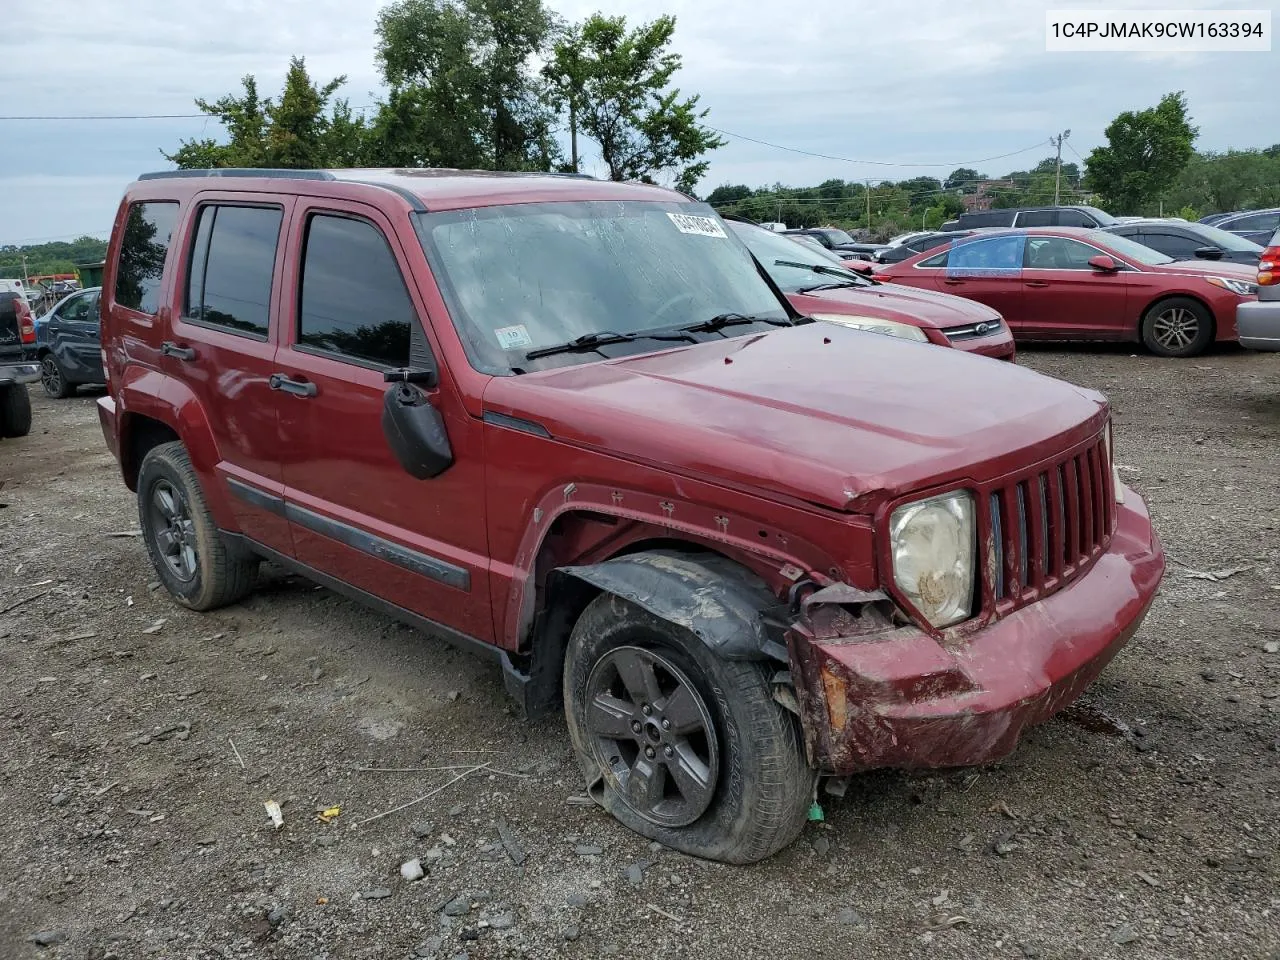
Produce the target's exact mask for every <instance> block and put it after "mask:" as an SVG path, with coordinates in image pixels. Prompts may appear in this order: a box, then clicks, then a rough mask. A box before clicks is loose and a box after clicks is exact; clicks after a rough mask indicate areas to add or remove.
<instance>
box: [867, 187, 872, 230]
mask: <svg viewBox="0 0 1280 960" xmlns="http://www.w3.org/2000/svg"><path fill="white" fill-rule="evenodd" d="M867 229H868V230H870V229H871V181H870V180H868V181H867Z"/></svg>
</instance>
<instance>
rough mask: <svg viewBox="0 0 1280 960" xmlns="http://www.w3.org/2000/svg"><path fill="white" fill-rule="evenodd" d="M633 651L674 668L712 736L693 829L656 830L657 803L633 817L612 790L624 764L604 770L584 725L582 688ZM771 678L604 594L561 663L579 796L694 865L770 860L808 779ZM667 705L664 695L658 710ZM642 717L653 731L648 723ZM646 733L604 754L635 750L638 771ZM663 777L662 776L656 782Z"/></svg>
mask: <svg viewBox="0 0 1280 960" xmlns="http://www.w3.org/2000/svg"><path fill="white" fill-rule="evenodd" d="M632 651H638V652H639V653H638V654H636V655H639V656H646V655H649V654H652V655H655V656H656V657H657V658H659V659H660V660H661V661H663V662H664V663H667V664H670V665H673V667H674V668H676V669H677V670H678V672H679V673H682V674H683V675H684V676H683V679H684V680H687V681H688V682H690V683H691V685H692V687H693V688H694V690H695V692H696V693H697V694H698V695H699V696H700V698H701V703H702V706H703V707H705V708H706V715H707V716H709V718H710V720H711V722H712V725H713V728H714V733H715V736H714V737H713V738H710V739H711V742H712V748H713V749H714V750H715V752H716V755H717V760H718V762H717V763H716V764H714V766H715V767H716V769H717V771H718V773H717V775H716V776H715V778H714V785H713V789H714V793H713V794H711V795H710V799H709V802H708V804H707V806H706V807H705V810H703V812H701V813H697V814H696V816H695V817H694V818H693V819H692V822H688V823H683V822H680V821H683V820H685V819H688V818H685V817H679V816H676V817H671V818H668V819H674V820H676V821H678V822H677V823H675V824H668V823H663V822H655V820H654V819H653V815H652V813H653V810H655V809H658V808H659V807H661V806H663V805H669V801H665V800H664V801H662V804H659V805H657V806H654V807H650V808H649V811H650V815H649V816H646V815H644V814H642V813H641V812H640V811H639V809H638V807H637V806H636V805H633V803H632V802H631V801H630V800H629V799H628V798H627V794H626V793H625V792H624V790H623V788H622V785H621V781H620V775H619V771H620V770H623V769H624V768H626V767H627V764H628V760H627V759H626V757H625V756H617V757H613V758H611V759H614V760H617V761H619V762H618V763H617V764H614V765H613V766H612V767H611V765H610V763H609V759H610V758H606V757H604V755H603V753H601V749H602V747H601V743H602V741H601V738H600V736H599V735H598V733H597V732H596V731H593V729H592V727H591V725H590V723H589V721H588V700H589V699H594V698H595V697H596V696H597V694H595V693H592V692H590V690H589V688H590V687H592V686H593V685H596V684H597V683H598V680H597V677H598V676H599V674H597V673H595V671H596V670H597V666H598V665H600V666H601V669H607V665H608V664H609V663H611V662H612V661H611V657H617V656H619V654H620V652H621V654H623V655H628V656H630V655H633V654H632ZM772 672H773V671H771V670H770V669H769V668H768V666H767V665H765V664H762V663H756V662H749V661H741V660H723V659H720V658H719V657H717V656H716V655H715V654H714V653H712V652H711V650H709V649H708V648H707V646H706V645H705V644H704V643H702V642H701V641H700V640H698V639H697V638H696V637H694V636H693V635H692V634H690V633H688V632H687V631H685V630H684V629H682V628H681V627H678V626H676V625H675V624H672V623H669V622H668V621H666V620H662V619H661V618H659V617H656V616H654V615H653V614H651V613H649V612H648V611H646V610H644V609H642V608H640V607H638V606H636V605H635V604H632V603H629V602H628V601H626V600H623V599H621V598H619V597H616V596H613V595H612V594H602V595H601V596H599V597H597V598H596V599H595V600H593V601H592V602H591V604H590V605H589V606H588V607H587V609H586V610H585V611H584V612H583V614H582V616H581V618H579V620H578V622H577V624H576V626H575V627H574V629H573V634H572V636H571V637H570V639H569V647H568V650H567V652H566V656H565V665H564V701H565V714H566V716H567V718H568V724H569V734H570V737H571V738H572V741H573V748H574V752H575V753H576V754H577V758H578V763H579V765H580V766H581V768H582V772H583V774H584V775H585V777H586V779H587V787H588V791H589V792H590V793H591V795H592V796H593V797H594V798H595V799H596V801H597V802H598V803H600V804H601V806H603V807H604V808H605V809H606V810H608V811H609V812H610V813H611V814H613V816H614V817H616V818H617V819H618V820H619V821H621V822H622V823H623V824H625V825H626V826H628V827H630V828H631V829H632V830H634V831H636V832H637V833H639V834H641V835H643V836H646V837H649V838H650V839H653V840H657V841H659V842H660V843H663V844H665V845H666V846H668V847H672V848H673V849H676V850H680V851H682V852H684V853H687V854H690V855H692V856H695V857H702V858H705V859H708V860H719V861H722V862H725V863H739V864H741V863H754V862H755V861H757V860H762V859H764V858H765V857H768V856H771V855H772V854H774V853H776V852H778V851H779V850H781V849H782V848H783V847H785V846H786V845H787V844H789V843H791V842H792V841H793V840H794V839H795V838H796V837H797V836H799V834H800V831H801V830H802V829H803V828H804V825H805V822H806V820H807V818H808V811H809V806H810V804H811V803H812V801H813V796H814V786H815V783H816V774H815V772H814V771H813V770H812V769H811V768H810V767H809V766H808V764H807V763H806V761H805V756H804V747H803V744H802V740H801V733H800V727H799V723H798V721H797V719H796V717H795V716H794V715H792V714H790V713H788V712H787V711H786V710H784V709H783V708H782V707H781V706H780V705H779V704H778V703H777V702H776V701H774V699H773V697H772V694H771V688H770V679H771V675H772ZM659 676H665V677H666V678H667V679H668V680H669V681H670V680H671V679H672V676H673V675H672V674H671V673H666V674H663V673H662V671H661V669H660V670H659ZM672 699H673V697H670V696H668V697H667V698H666V702H667V703H669V702H670V701H671V700H672ZM662 709H665V706H664V707H663V708H662ZM644 716H645V721H646V723H650V724H652V720H653V717H652V716H650V715H649V714H647V713H646V714H645V715H644ZM654 716H659V717H660V716H661V711H659V710H656V709H655V712H654ZM640 719H641V715H640V714H639V713H635V714H632V715H629V716H628V717H627V718H626V719H625V720H622V723H623V725H624V726H625V725H626V724H628V723H631V724H635V723H638V722H639V721H640ZM597 723H598V721H597ZM598 729H599V728H598V727H597V730H598ZM647 733H648V730H647V728H646V732H645V733H639V732H637V733H636V736H635V743H634V744H632V745H631V746H630V747H628V746H627V744H625V743H621V742H617V743H614V742H612V741H604V742H605V743H606V746H605V747H604V748H603V749H605V750H606V751H612V750H613V749H614V748H620V749H621V750H623V751H625V750H627V749H634V750H635V751H637V755H636V758H635V761H634V762H635V764H640V763H641V756H642V754H640V752H639V751H641V750H642V748H645V747H646V744H647V743H648V742H649V741H646V740H644V736H645V735H646V734H647ZM659 736H661V734H660V732H657V731H655V732H654V735H653V739H652V743H653V744H654V745H655V746H657V747H658V748H659V750H665V749H667V748H665V747H663V746H662V744H661V742H660V741H659V740H658V737H659ZM673 737H674V734H673ZM701 742H703V743H705V742H706V741H705V740H703V741H701ZM610 744H611V745H610ZM717 744H718V746H717ZM667 756H673V754H671V753H667ZM675 756H677V757H679V756H680V755H675ZM657 765H663V766H665V764H664V762H663V761H662V759H661V755H659V757H658V758H657V759H656V760H655V761H654V762H653V763H652V764H649V766H650V767H654V766H657ZM634 769H635V768H634V767H633V768H632V770H631V771H628V772H627V774H626V775H627V776H628V778H630V777H631V776H634ZM668 769H670V768H668ZM667 776H668V774H666V773H664V774H663V775H662V779H663V782H664V783H665V782H666V779H667ZM670 777H671V779H672V781H673V782H675V781H676V780H677V779H678V778H676V777H675V775H674V774H670ZM675 789H677V790H678V789H679V787H678V784H677V786H676V787H675ZM690 810H692V811H696V807H694V808H690ZM686 812H689V811H686Z"/></svg>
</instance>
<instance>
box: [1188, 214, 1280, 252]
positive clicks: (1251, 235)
mask: <svg viewBox="0 0 1280 960" xmlns="http://www.w3.org/2000/svg"><path fill="white" fill-rule="evenodd" d="M1212 216H1213V217H1215V218H1216V219H1214V220H1213V221H1212V222H1210V220H1209V218H1208V217H1205V218H1204V219H1202V220H1201V221H1200V222H1201V223H1210V225H1211V226H1215V227H1217V228H1218V229H1219V230H1226V231H1227V232H1229V233H1234V234H1236V235H1237V236H1241V237H1244V238H1245V239H1246V240H1252V241H1253V242H1254V243H1257V244H1266V243H1268V242H1269V241H1270V240H1271V235H1272V234H1273V233H1275V232H1276V231H1277V230H1280V207H1272V208H1271V209H1268V210H1237V211H1236V212H1234V213H1227V214H1213V215H1212Z"/></svg>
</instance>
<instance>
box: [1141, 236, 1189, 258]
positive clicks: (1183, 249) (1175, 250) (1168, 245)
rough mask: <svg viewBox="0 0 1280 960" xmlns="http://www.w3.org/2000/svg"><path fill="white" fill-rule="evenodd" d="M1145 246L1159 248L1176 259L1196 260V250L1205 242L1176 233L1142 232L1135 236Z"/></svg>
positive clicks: (1167, 255)
mask: <svg viewBox="0 0 1280 960" xmlns="http://www.w3.org/2000/svg"><path fill="white" fill-rule="evenodd" d="M1133 239H1134V240H1137V241H1138V242H1139V243H1140V244H1142V245H1143V246H1144V247H1150V248H1151V249H1152V250H1159V251H1160V252H1161V253H1163V254H1164V255H1165V256H1166V257H1173V259H1175V260H1194V259H1195V255H1196V250H1198V249H1199V248H1200V247H1203V246H1204V245H1205V244H1204V243H1202V242H1199V241H1197V240H1195V239H1193V238H1191V237H1184V236H1181V235H1179V234H1175V233H1140V234H1138V235H1137V236H1136V237H1134V238H1133Z"/></svg>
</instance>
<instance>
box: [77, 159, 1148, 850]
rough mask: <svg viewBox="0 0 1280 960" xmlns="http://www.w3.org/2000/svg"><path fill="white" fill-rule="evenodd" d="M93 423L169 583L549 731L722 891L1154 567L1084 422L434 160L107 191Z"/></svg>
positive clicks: (1071, 406) (1042, 688)
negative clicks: (284, 591)
mask: <svg viewBox="0 0 1280 960" xmlns="http://www.w3.org/2000/svg"><path fill="white" fill-rule="evenodd" d="M102 315H103V347H104V349H105V353H106V369H107V374H108V379H109V381H110V392H109V395H108V396H106V397H104V398H102V399H101V400H100V401H99V404H98V406H99V411H100V415H101V420H102V427H103V431H104V433H105V435H106V438H107V442H108V444H109V445H110V447H111V449H112V451H113V452H114V453H115V455H116V457H117V458H118V460H119V462H120V465H121V468H122V472H123V475H124V481H125V483H126V484H128V486H129V487H130V488H131V489H132V490H134V491H136V493H137V499H138V507H139V513H140V517H141V524H142V529H143V532H144V541H145V543H146V547H147V550H148V551H149V552H150V555H151V559H152V561H153V562H154V564H155V567H156V570H157V571H158V572H159V576H160V579H161V580H162V582H163V583H164V585H165V586H166V587H167V589H168V590H169V591H170V592H171V593H172V594H173V596H174V597H175V598H176V599H177V600H178V602H180V603H183V604H185V605H187V606H188V607H191V608H193V609H196V610H208V609H211V608H214V607H217V606H220V605H223V604H228V603H233V602H235V601H236V600H238V599H239V598H241V597H243V596H244V595H245V593H246V592H247V591H248V590H250V589H251V587H252V585H253V582H254V576H255V574H256V571H257V567H258V563H259V561H260V560H261V559H263V558H266V559H270V560H273V561H275V562H277V563H279V564H281V565H283V566H285V567H287V568H290V569H293V570H296V571H300V572H301V573H303V574H304V575H306V576H309V577H311V578H314V579H315V580H316V581H318V582H319V583H321V584H324V585H326V586H328V587H330V588H332V589H334V590H337V591H340V592H343V593H346V594H348V595H350V596H353V597H355V598H358V599H359V600H361V601H363V602H365V603H368V604H370V605H371V606H373V607H375V608H377V609H379V610H382V611H384V612H386V613H388V614H390V615H391V616H394V617H398V618H400V619H402V620H404V621H406V622H408V623H410V624H415V625H417V626H419V627H421V628H422V629H424V630H427V631H430V632H432V633H434V634H437V635H440V636H443V637H445V638H446V639H449V640H451V641H453V642H456V643H459V644H462V645H465V646H468V647H470V648H472V649H475V650H478V651H485V652H488V653H490V654H492V655H493V656H494V657H495V658H496V659H497V660H498V661H499V663H500V664H501V669H502V672H503V676H504V679H505V682H506V686H507V688H508V690H509V691H510V692H511V693H512V695H513V696H515V697H516V698H517V700H518V701H519V703H520V705H521V706H522V707H523V709H524V711H525V712H526V714H528V715H538V714H539V713H543V712H546V711H548V710H550V709H554V708H555V707H557V706H558V705H559V704H560V703H561V702H562V701H563V704H564V709H565V713H566V715H567V718H568V725H569V732H570V735H571V737H572V740H573V746H574V748H575V751H576V753H577V755H578V758H579V761H580V764H581V766H582V770H583V774H584V776H585V779H586V784H587V788H588V790H589V792H590V793H591V795H592V796H593V797H594V798H595V799H596V800H597V801H598V802H599V803H600V804H601V805H602V806H603V807H604V808H605V809H607V810H608V811H609V812H610V813H612V814H613V815H614V816H615V817H617V818H618V819H619V820H621V821H622V822H623V823H625V824H627V825H628V826H630V827H632V828H633V829H635V830H637V831H639V832H640V833H642V834H644V835H646V836H648V837H651V838H655V839H657V840H659V841H661V842H662V843H664V844H667V845H668V846H671V847H674V848H677V849H679V850H683V851H686V852H688V853H691V854H695V855H698V856H702V857H708V858H714V859H719V860H724V861H729V862H737V863H744V862H750V861H753V860H758V859H760V858H762V857H766V856H768V855H770V854H771V853H773V852H774V851H776V850H778V849H780V848H781V847H782V846H784V845H785V844H787V843H788V842H790V841H791V840H792V839H793V838H794V837H795V836H796V835H797V834H798V833H799V831H800V829H801V827H802V826H803V825H804V822H805V819H806V814H807V811H808V810H809V808H810V805H811V803H812V801H813V799H814V791H815V788H816V784H817V779H818V777H819V776H821V775H825V776H845V775H848V774H851V773H855V772H857V771H862V770H868V769H872V768H875V767H885V766H891V767H915V768H918V767H938V766H947V765H960V764H973V763H981V762H984V761H988V760H991V759H993V758H997V757H1000V756H1002V755H1004V754H1005V753H1007V752H1008V751H1010V750H1011V749H1013V747H1014V745H1015V743H1016V742H1017V740H1018V738H1019V736H1020V735H1021V733H1022V732H1023V730H1024V729H1025V728H1026V727H1027V726H1028V725H1029V724H1033V723H1037V722H1039V721H1042V720H1044V719H1046V718H1047V717H1049V716H1050V715H1052V714H1053V713H1054V712H1055V711H1057V710H1060V709H1061V708H1062V707H1063V706H1065V705H1066V704H1068V703H1070V702H1071V701H1072V700H1073V699H1074V698H1075V697H1076V696H1077V695H1078V694H1079V693H1080V691H1081V690H1083V689H1084V687H1085V686H1086V685H1088V684H1089V683H1090V681H1092V680H1093V678H1094V677H1095V676H1097V674H1098V672H1099V671H1100V670H1101V669H1102V668H1103V666H1104V665H1105V664H1106V663H1107V662H1108V661H1109V660H1110V659H1111V657H1112V656H1113V655H1114V654H1115V653H1116V651H1117V650H1118V649H1119V648H1120V647H1121V646H1122V645H1123V644H1124V643H1125V642H1126V641H1127V640H1128V639H1129V637H1131V636H1132V635H1133V633H1134V631H1135V630H1137V629H1138V625H1139V624H1140V623H1141V622H1142V618H1143V616H1144V614H1145V613H1146V611H1147V608H1148V606H1149V604H1150V603H1151V601H1152V598H1153V596H1154V595H1155V592H1156V588H1157V585H1158V583H1159V581H1160V577H1161V574H1162V572H1163V569H1164V559H1163V555H1162V552H1161V549H1160V545H1159V542H1158V540H1157V538H1156V536H1155V534H1154V532H1153V531H1152V528H1151V524H1150V521H1149V519H1148V516H1147V511H1146V509H1145V508H1144V506H1143V504H1142V502H1141V501H1140V500H1139V499H1138V498H1137V497H1136V496H1134V495H1133V494H1132V493H1131V492H1129V491H1126V490H1125V488H1124V487H1123V486H1121V485H1120V484H1119V483H1118V482H1117V481H1116V479H1115V475H1114V472H1113V469H1112V465H1111V434H1110V426H1109V410H1108V407H1107V403H1106V401H1105V399H1104V398H1103V397H1102V396H1101V395H1100V394H1097V393H1094V392H1091V391H1087V390H1082V389H1079V388H1076V387H1073V386H1070V385H1068V384H1066V383H1061V382H1059V381H1056V380H1051V379H1049V378H1046V377H1043V376H1040V375H1038V374H1036V373H1033V372H1031V371H1029V370H1024V369H1020V368H1018V367H1017V366H1015V365H1013V364H1003V363H993V362H991V361H990V360H988V359H986V358H983V357H975V356H971V355H969V354H967V353H964V352H962V351H959V350H939V349H936V348H934V347H933V346H930V345H929V344H925V343H917V342H910V341H905V340H899V339H894V338H891V337H884V336H879V335H877V334H874V333H867V332H864V331H860V330H854V329H849V328H846V327H840V326H836V325H832V324H826V323H815V322H812V321H811V320H810V318H807V317H804V316H802V315H801V314H799V313H798V312H797V311H796V310H795V309H794V307H792V306H791V305H790V304H789V302H788V301H787V299H786V298H785V297H784V296H783V295H782V293H781V291H780V290H779V289H778V288H777V287H776V286H775V285H774V284H773V282H772V281H771V280H770V279H769V276H768V274H767V272H765V271H764V270H763V269H762V268H761V266H760V265H759V264H758V263H757V262H755V261H754V260H753V258H752V257H751V255H750V254H749V253H748V251H747V249H746V248H745V247H744V246H743V245H742V243H741V241H740V240H739V239H737V237H736V236H735V235H734V234H733V232H732V231H730V230H728V229H727V228H726V225H725V223H724V221H722V220H721V219H720V218H719V217H717V216H716V214H715V213H714V211H713V210H712V209H711V208H710V207H709V206H707V205H706V204H703V203H698V202H695V201H693V200H691V199H690V198H688V197H686V196H683V195H681V194H678V193H674V192H672V191H669V190H665V189H662V188H659V187H654V186H645V185H640V184H619V183H609V182H601V181H597V180H593V179H590V178H579V177H571V176H552V175H519V174H486V173H460V172H457V171H446V172H440V171H430V170H400V171H380V170H343V171H333V172H329V171H261V170H258V171H236V170H219V171H195V172H190V171H188V172H181V173H176V174H155V175H151V176H147V177H143V178H141V179H140V180H139V181H138V182H136V183H134V184H133V185H131V186H130V187H129V189H128V192H127V194H126V196H125V198H124V201H123V203H122V204H121V206H120V210H119V214H118V215H117V218H116V222H115V229H114V231H113V234H112V240H111V248H110V251H109V256H108V262H107V267H106V275H105V281H104V286H103V295H102Z"/></svg>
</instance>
